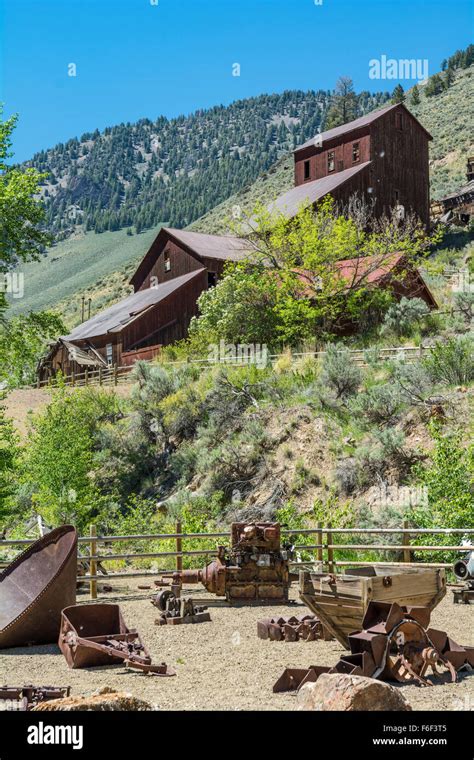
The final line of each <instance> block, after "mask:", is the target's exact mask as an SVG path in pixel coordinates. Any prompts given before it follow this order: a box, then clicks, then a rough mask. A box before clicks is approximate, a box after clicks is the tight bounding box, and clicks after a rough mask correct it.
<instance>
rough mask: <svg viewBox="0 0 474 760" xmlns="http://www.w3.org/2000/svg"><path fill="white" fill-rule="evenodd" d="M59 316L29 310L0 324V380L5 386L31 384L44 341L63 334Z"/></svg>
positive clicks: (45, 342) (43, 347)
mask: <svg viewBox="0 0 474 760" xmlns="http://www.w3.org/2000/svg"><path fill="white" fill-rule="evenodd" d="M65 332H66V328H65V326H64V324H63V322H62V320H61V318H60V317H59V316H57V315H56V314H53V313H52V312H48V311H42V312H41V311H40V312H36V313H34V312H30V313H29V314H22V315H20V316H18V317H13V318H12V319H10V320H8V321H5V322H4V323H3V324H0V379H1V380H3V382H4V383H5V385H6V386H7V387H9V388H16V387H18V386H20V385H26V384H29V383H33V382H34V381H35V379H36V368H37V364H38V360H39V359H40V358H41V356H42V355H43V353H44V351H45V349H46V346H47V342H48V340H50V339H52V338H56V337H57V336H58V335H64V333H65Z"/></svg>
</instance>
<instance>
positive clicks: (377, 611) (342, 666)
mask: <svg viewBox="0 0 474 760" xmlns="http://www.w3.org/2000/svg"><path fill="white" fill-rule="evenodd" d="M429 622H430V610H429V609H428V608H427V607H400V605H398V604H396V603H393V604H388V603H386V602H371V603H370V604H369V605H368V607H367V611H366V613H365V616H364V620H363V628H362V630H361V631H359V632H358V633H352V634H350V635H349V645H350V651H351V653H350V654H348V655H344V656H343V657H341V659H340V660H339V662H338V663H337V664H336V665H335V666H334V667H333V668H323V669H321V668H319V671H320V672H325V673H348V674H349V675H357V676H366V677H369V678H377V679H380V680H386V681H398V682H399V683H415V684H417V685H418V686H432V685H433V682H432V681H429V680H428V679H427V673H428V670H430V669H431V671H432V675H433V676H434V677H435V678H436V679H440V677H441V676H442V673H441V672H440V671H439V670H438V668H443V669H444V671H445V672H446V673H447V674H448V677H449V678H450V679H451V681H453V682H454V681H456V672H457V671H458V670H460V669H462V668H466V669H471V668H473V667H474V647H464V646H460V645H459V644H457V643H456V642H455V641H453V639H451V638H450V637H449V636H448V634H447V633H445V632H444V631H438V630H436V629H434V628H428V625H429ZM317 671H318V668H316V667H315V666H312V667H310V668H308V669H307V670H306V671H305V672H300V671H299V670H298V671H294V670H293V669H287V670H285V671H284V672H283V674H282V676H281V677H280V678H279V679H278V681H277V682H276V684H275V686H274V687H273V690H274V691H290V690H295V689H298V688H300V687H301V685H302V684H303V683H306V682H307V681H308V680H313V681H314V680H316V678H317V677H318V675H319V673H318V672H317Z"/></svg>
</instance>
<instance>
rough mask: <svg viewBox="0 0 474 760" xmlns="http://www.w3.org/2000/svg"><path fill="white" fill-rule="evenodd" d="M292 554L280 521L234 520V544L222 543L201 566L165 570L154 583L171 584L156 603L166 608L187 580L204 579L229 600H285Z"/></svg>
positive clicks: (193, 581) (200, 581)
mask: <svg viewBox="0 0 474 760" xmlns="http://www.w3.org/2000/svg"><path fill="white" fill-rule="evenodd" d="M292 556H293V547H292V546H290V545H284V546H283V547H282V546H281V545H280V525H279V524H278V523H268V522H259V523H243V522H236V523H232V525H231V548H230V549H228V548H226V547H224V546H219V547H218V552H217V557H216V558H215V559H214V560H212V562H210V563H209V564H208V565H207V566H206V567H204V568H203V569H201V570H181V571H179V572H174V573H168V574H163V575H162V579H161V580H159V581H155V585H156V586H165V587H168V588H164V589H163V590H162V591H161V592H160V593H159V594H157V595H156V597H155V599H154V600H153V603H154V604H156V606H157V607H158V608H159V609H161V610H162V611H165V610H166V603H167V600H168V599H169V598H170V597H171V596H175V597H179V596H180V594H181V589H182V586H183V585H184V584H188V583H189V584H192V583H202V585H203V586H204V587H205V588H206V589H207V591H209V592H210V593H211V594H216V596H223V597H225V598H226V599H227V601H228V602H234V603H235V602H241V603H246V604H249V603H259V602H260V603H261V602H267V601H272V602H275V603H278V602H286V601H287V600H288V589H289V587H290V583H291V578H290V571H289V561H290V559H291V558H292Z"/></svg>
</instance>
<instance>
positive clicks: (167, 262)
mask: <svg viewBox="0 0 474 760" xmlns="http://www.w3.org/2000/svg"><path fill="white" fill-rule="evenodd" d="M170 271H171V259H170V254H169V251H165V272H170Z"/></svg>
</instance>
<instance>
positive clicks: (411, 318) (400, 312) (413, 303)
mask: <svg viewBox="0 0 474 760" xmlns="http://www.w3.org/2000/svg"><path fill="white" fill-rule="evenodd" d="M429 314H430V309H429V306H428V305H427V304H426V303H425V302H424V301H423V300H422V299H421V298H402V299H401V300H400V301H399V303H394V304H392V305H391V306H390V307H389V308H388V310H387V313H386V315H385V318H384V321H383V325H382V328H381V332H382V334H387V333H392V334H393V335H396V336H397V338H402V337H410V336H411V335H413V334H414V332H416V330H418V329H419V328H420V326H421V325H422V323H423V321H424V320H425V319H426V317H428V316H429Z"/></svg>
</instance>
